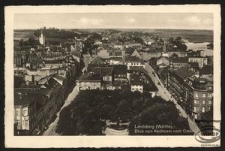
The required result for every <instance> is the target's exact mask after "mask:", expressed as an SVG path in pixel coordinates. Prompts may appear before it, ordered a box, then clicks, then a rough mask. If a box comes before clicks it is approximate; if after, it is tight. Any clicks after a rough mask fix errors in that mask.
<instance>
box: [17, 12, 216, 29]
mask: <svg viewBox="0 0 225 151" xmlns="http://www.w3.org/2000/svg"><path fill="white" fill-rule="evenodd" d="M44 26H45V27H56V28H65V29H66V28H70V29H71V28H72V29H76V28H102V29H103V28H145V29H146V28H148V29H207V30H212V29H213V14H210V13H73V14H72V13H71V14H65V13H64V14H62V13H58V14H57V13H54V14H53V13H51V14H40V13H39V14H34V13H29V14H28V13H27V14H15V15H14V28H15V29H37V28H42V27H44Z"/></svg>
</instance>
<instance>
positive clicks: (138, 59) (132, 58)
mask: <svg viewBox="0 0 225 151" xmlns="http://www.w3.org/2000/svg"><path fill="white" fill-rule="evenodd" d="M125 61H126V62H141V59H140V58H139V57H136V56H127V57H126V58H125Z"/></svg>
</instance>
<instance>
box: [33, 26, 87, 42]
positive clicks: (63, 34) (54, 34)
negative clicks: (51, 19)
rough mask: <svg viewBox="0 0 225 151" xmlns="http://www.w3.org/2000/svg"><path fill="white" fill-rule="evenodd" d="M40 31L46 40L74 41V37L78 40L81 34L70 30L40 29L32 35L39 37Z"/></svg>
mask: <svg viewBox="0 0 225 151" xmlns="http://www.w3.org/2000/svg"><path fill="white" fill-rule="evenodd" d="M41 31H42V32H43V34H44V35H45V37H47V38H61V39H74V37H77V38H80V37H81V36H83V34H79V33H76V32H73V31H71V30H64V29H57V28H45V27H44V28H42V29H38V30H35V31H34V35H35V36H37V37H39V36H40V34H41Z"/></svg>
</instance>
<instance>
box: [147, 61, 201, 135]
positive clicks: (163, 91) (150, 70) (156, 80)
mask: <svg viewBox="0 0 225 151" xmlns="http://www.w3.org/2000/svg"><path fill="white" fill-rule="evenodd" d="M145 69H146V70H147V71H148V75H149V76H150V78H151V79H152V81H153V82H154V84H155V85H156V87H157V88H158V89H159V92H158V95H159V96H161V97H162V98H163V99H165V100H166V101H169V100H171V101H172V102H173V103H174V104H175V105H176V108H177V109H178V110H179V112H180V114H181V116H182V117H184V118H187V120H188V124H189V127H190V129H191V130H192V131H193V132H194V133H195V134H196V133H198V132H199V131H200V129H199V128H198V126H197V124H196V123H195V122H194V121H193V120H192V119H191V118H190V117H189V115H187V114H186V112H185V110H184V109H183V108H182V107H181V106H180V105H179V104H177V100H175V99H174V97H173V96H172V95H171V94H170V92H169V91H168V90H167V89H166V88H165V87H164V85H163V83H162V81H161V80H160V79H159V77H158V76H157V74H156V73H155V71H154V69H153V68H152V67H151V66H150V65H149V64H148V63H145ZM153 73H155V74H154V75H153ZM158 83H159V84H158Z"/></svg>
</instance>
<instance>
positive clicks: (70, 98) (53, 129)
mask: <svg viewBox="0 0 225 151" xmlns="http://www.w3.org/2000/svg"><path fill="white" fill-rule="evenodd" d="M77 94H78V88H77V86H75V87H74V88H73V91H72V92H71V93H70V94H69V95H68V97H67V99H66V101H65V103H64V104H63V106H62V107H61V109H60V111H59V112H58V113H56V116H57V117H56V119H55V121H54V122H52V123H51V124H50V125H49V126H48V129H47V130H46V131H45V132H44V133H43V135H47V136H49V135H54V136H57V135H59V134H58V133H56V128H57V125H58V121H59V115H60V112H61V111H62V110H63V109H64V108H65V107H66V106H68V105H69V104H70V103H71V102H72V101H73V100H74V98H75V97H76V96H77Z"/></svg>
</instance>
